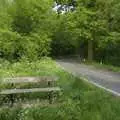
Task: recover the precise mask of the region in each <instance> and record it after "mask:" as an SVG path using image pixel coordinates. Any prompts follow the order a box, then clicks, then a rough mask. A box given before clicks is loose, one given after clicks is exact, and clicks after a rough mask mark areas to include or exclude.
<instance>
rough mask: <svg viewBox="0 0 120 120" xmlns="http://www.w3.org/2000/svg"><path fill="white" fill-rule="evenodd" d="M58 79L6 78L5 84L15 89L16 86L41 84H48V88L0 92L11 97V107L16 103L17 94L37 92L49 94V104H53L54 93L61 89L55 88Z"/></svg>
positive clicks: (47, 77)
mask: <svg viewBox="0 0 120 120" xmlns="http://www.w3.org/2000/svg"><path fill="white" fill-rule="evenodd" d="M57 79H58V78H57V77H54V76H41V77H17V78H5V80H4V82H3V84H10V85H11V86H12V87H14V86H15V85H16V84H23V83H25V84H27V83H40V82H46V83H47V86H48V87H46V88H29V89H17V88H14V89H5V90H2V91H1V92H0V95H9V96H10V97H9V98H10V101H11V105H13V103H14V96H15V95H16V94H23V93H36V92H44V93H49V94H48V99H49V103H50V104H51V103H52V101H53V92H59V91H60V90H61V89H60V87H55V86H54V84H53V83H54V82H56V81H57Z"/></svg>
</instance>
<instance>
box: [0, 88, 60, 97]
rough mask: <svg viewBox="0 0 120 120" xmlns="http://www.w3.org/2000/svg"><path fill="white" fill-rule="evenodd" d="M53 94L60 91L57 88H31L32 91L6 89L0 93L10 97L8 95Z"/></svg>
mask: <svg viewBox="0 0 120 120" xmlns="http://www.w3.org/2000/svg"><path fill="white" fill-rule="evenodd" d="M52 91H53V92H54V91H61V89H60V88H59V87H51V88H32V89H7V90H3V91H1V92H0V94H2V95H10V94H21V93H32V92H52Z"/></svg>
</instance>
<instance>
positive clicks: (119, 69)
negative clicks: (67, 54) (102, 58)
mask: <svg viewBox="0 0 120 120" xmlns="http://www.w3.org/2000/svg"><path fill="white" fill-rule="evenodd" d="M83 63H84V64H86V65H89V66H93V67H95V68H97V69H101V70H108V71H113V72H118V73H119V72H120V67H117V66H114V65H110V64H104V63H99V62H89V61H85V62H83Z"/></svg>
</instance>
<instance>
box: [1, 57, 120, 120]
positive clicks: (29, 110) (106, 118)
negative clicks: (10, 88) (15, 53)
mask: <svg viewBox="0 0 120 120" xmlns="http://www.w3.org/2000/svg"><path fill="white" fill-rule="evenodd" d="M0 65H1V66H2V68H0V76H1V78H2V77H8V76H9V77H13V76H14V77H15V76H41V75H57V76H58V77H59V81H58V83H57V84H58V85H59V86H60V87H61V89H63V91H62V92H61V93H60V96H59V97H58V98H57V99H56V101H55V103H54V104H51V105H50V104H48V103H46V102H45V100H46V99H45V98H44V99H45V100H44V99H43V100H42V101H41V102H36V101H34V102H30V99H31V98H30V96H29V97H28V96H26V99H27V97H28V99H27V105H25V104H23V103H19V102H18V104H17V105H14V106H13V107H12V108H10V107H8V106H6V107H5V106H4V107H1V108H0V120H56V119H57V120H80V119H82V120H101V119H102V120H113V119H114V120H119V119H120V116H119V113H120V98H119V97H115V96H113V95H111V94H109V93H107V92H105V91H104V90H102V89H99V88H96V87H94V86H93V85H90V84H89V83H87V82H85V81H84V80H81V79H79V78H76V77H73V76H72V75H71V74H69V73H66V72H65V71H64V70H62V69H61V68H60V67H59V66H58V65H56V63H55V62H54V61H53V60H51V59H49V58H44V59H42V60H40V61H36V62H31V63H30V62H28V61H25V60H24V62H23V61H21V62H17V63H13V64H11V63H9V62H5V63H1V64H0ZM34 96H35V94H34ZM36 96H37V94H36ZM38 98H39V99H41V96H37V97H36V99H38ZM41 103H42V104H41Z"/></svg>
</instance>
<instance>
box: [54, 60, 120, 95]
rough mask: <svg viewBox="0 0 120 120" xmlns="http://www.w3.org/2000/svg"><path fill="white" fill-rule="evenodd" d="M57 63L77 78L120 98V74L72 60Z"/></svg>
mask: <svg viewBox="0 0 120 120" xmlns="http://www.w3.org/2000/svg"><path fill="white" fill-rule="evenodd" d="M56 62H57V63H58V64H59V65H60V66H61V67H62V68H64V70H66V71H68V72H70V73H72V74H74V75H76V76H81V77H84V78H87V80H88V81H89V82H91V83H92V84H94V85H96V86H98V87H101V88H103V89H105V90H107V91H109V92H111V93H113V94H115V95H117V96H120V73H116V72H112V71H107V70H101V69H96V68H95V67H93V66H89V65H85V64H80V63H79V62H78V61H76V60H72V59H59V60H56Z"/></svg>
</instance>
